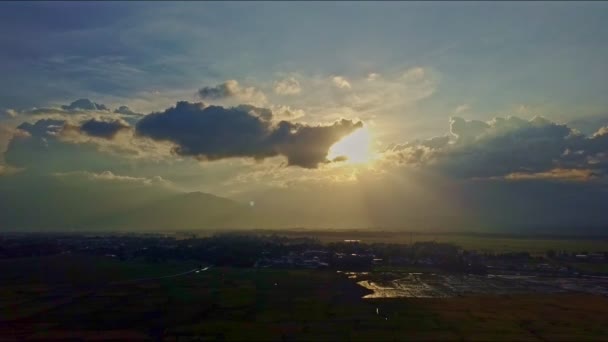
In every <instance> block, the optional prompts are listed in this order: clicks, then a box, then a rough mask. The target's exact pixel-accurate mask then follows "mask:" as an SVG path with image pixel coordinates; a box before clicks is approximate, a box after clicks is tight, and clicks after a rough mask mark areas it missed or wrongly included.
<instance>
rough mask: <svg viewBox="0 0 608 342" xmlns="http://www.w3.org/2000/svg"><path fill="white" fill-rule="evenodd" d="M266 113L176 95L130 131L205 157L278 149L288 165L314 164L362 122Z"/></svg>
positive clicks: (275, 151)
mask: <svg viewBox="0 0 608 342" xmlns="http://www.w3.org/2000/svg"><path fill="white" fill-rule="evenodd" d="M271 119H272V112H271V111H270V110H268V109H264V108H257V107H253V106H243V105H242V106H238V107H231V108H224V107H220V106H205V105H204V104H202V103H189V102H185V101H182V102H178V103H177V104H176V105H175V107H171V108H169V109H167V110H165V111H164V112H161V113H153V114H149V115H146V116H145V117H144V118H142V119H141V120H140V121H139V122H138V123H137V125H136V133H137V134H138V135H140V136H145V137H149V138H152V139H155V140H165V141H171V142H173V143H175V144H176V145H177V147H176V149H175V152H176V153H178V154H180V155H189V156H195V157H197V158H201V159H208V160H217V159H223V158H232V157H250V158H254V159H258V160H259V159H264V158H267V157H273V156H278V155H282V156H285V157H286V158H287V162H288V164H289V165H295V166H300V167H304V168H316V167H317V166H318V165H319V164H321V163H326V162H329V161H328V160H327V153H328V150H329V148H330V147H331V146H332V145H333V144H334V143H336V142H337V141H338V140H340V139H341V138H342V137H344V136H346V135H348V134H350V133H351V132H353V131H354V130H356V129H358V128H360V127H362V123H361V122H353V121H350V120H344V119H343V120H341V121H337V122H335V123H333V124H332V125H327V126H309V125H304V124H298V123H292V122H289V121H280V122H278V123H274V122H273V121H272V120H271Z"/></svg>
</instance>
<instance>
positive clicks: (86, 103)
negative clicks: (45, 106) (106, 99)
mask: <svg viewBox="0 0 608 342" xmlns="http://www.w3.org/2000/svg"><path fill="white" fill-rule="evenodd" d="M61 109H63V110H67V111H76V110H103V111H106V110H109V109H108V107H106V106H105V105H103V104H98V103H95V102H93V101H91V100H89V99H78V100H76V101H74V102H72V103H70V104H69V105H64V106H61Z"/></svg>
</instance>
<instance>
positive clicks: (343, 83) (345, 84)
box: [331, 76, 351, 89]
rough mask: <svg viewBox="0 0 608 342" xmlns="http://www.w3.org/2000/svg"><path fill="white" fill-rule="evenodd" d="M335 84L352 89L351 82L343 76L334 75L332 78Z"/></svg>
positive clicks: (341, 87)
mask: <svg viewBox="0 0 608 342" xmlns="http://www.w3.org/2000/svg"><path fill="white" fill-rule="evenodd" d="M331 80H332V82H333V84H334V86H336V87H338V88H340V89H351V85H350V82H348V81H347V80H346V78H344V77H342V76H334V77H333V78H332V79H331Z"/></svg>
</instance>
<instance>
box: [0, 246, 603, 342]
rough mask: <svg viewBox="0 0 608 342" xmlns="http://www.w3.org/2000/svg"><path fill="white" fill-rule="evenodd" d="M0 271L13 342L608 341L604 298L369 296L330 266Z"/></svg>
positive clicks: (108, 263) (62, 263)
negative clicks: (154, 341) (68, 341)
mask: <svg viewBox="0 0 608 342" xmlns="http://www.w3.org/2000/svg"><path fill="white" fill-rule="evenodd" d="M0 266H1V267H2V270H3V272H0V273H2V277H1V278H0V279H1V283H0V290H1V292H0V307H1V308H2V311H0V314H1V316H0V336H1V337H2V338H3V339H9V340H10V339H15V340H27V339H62V338H76V339H78V338H81V339H95V338H102V337H104V338H110V339H112V338H114V339H129V340H137V339H149V338H156V337H160V336H163V338H165V339H166V340H176V339H178V338H179V340H188V339H192V338H202V339H204V340H251V339H254V340H294V341H297V340H361V341H366V340H375V341H382V340H395V339H396V340H405V339H407V340H416V339H420V340H437V339H448V340H543V339H548V340H560V339H562V340H603V339H605V336H607V335H606V334H608V298H605V297H601V296H591V295H576V294H573V295H536V296H531V295H526V296H521V295H520V296H495V297H463V298H452V299H375V300H363V299H361V296H363V295H364V294H366V293H367V290H365V289H363V288H361V287H359V286H357V285H356V284H355V283H354V282H352V281H350V280H348V279H346V278H345V277H343V276H341V275H338V274H336V273H334V272H331V271H316V270H270V269H266V270H258V269H236V268H211V269H210V270H209V271H207V272H201V273H193V274H190V275H186V276H182V277H176V278H167V279H158V280H145V281H136V282H130V283H129V282H126V283H125V282H120V283H116V282H117V281H122V280H126V279H133V278H140V277H142V276H159V275H162V274H172V273H179V272H180V271H185V270H188V269H189V268H190V267H192V265H191V264H178V263H163V264H143V263H133V262H120V261H116V260H113V259H109V258H93V257H89V258H80V257H74V256H59V257H47V258H38V259H34V258H32V259H19V260H14V261H8V260H7V261H3V262H2V263H0ZM19 270H28V272H20V271H19ZM50 274H54V275H55V276H53V277H49V275H50ZM80 276H82V278H81V279H79V277H80ZM47 279H48V281H46V280H47ZM61 279H63V281H62V280H61ZM376 308H378V309H379V311H380V313H381V315H377V314H376ZM385 317H386V318H388V319H385Z"/></svg>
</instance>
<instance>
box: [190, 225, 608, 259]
mask: <svg viewBox="0 0 608 342" xmlns="http://www.w3.org/2000/svg"><path fill="white" fill-rule="evenodd" d="M258 232H263V233H266V234H271V233H272V231H265V230H262V231H258ZM202 235H205V234H202ZM281 235H284V236H288V237H292V238H293V237H315V238H317V239H319V240H321V242H324V243H328V242H340V241H344V240H345V239H353V240H361V241H362V242H365V243H376V242H378V243H400V244H408V243H410V242H412V243H416V242H428V241H435V242H445V243H451V244H454V245H457V246H460V247H462V248H464V249H467V250H478V251H484V252H494V253H503V252H530V254H545V253H546V252H547V250H549V249H553V250H556V251H559V250H564V251H568V252H581V251H589V252H592V251H605V250H608V237H607V236H603V237H591V238H589V237H587V238H583V237H576V236H551V237H548V236H524V235H516V234H511V235H501V234H475V233H441V232H438V233H425V232H412V233H410V232H397V231H382V230H377V231H376V230H333V231H332V230H323V231H321V230H304V229H302V230H282V231H281Z"/></svg>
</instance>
